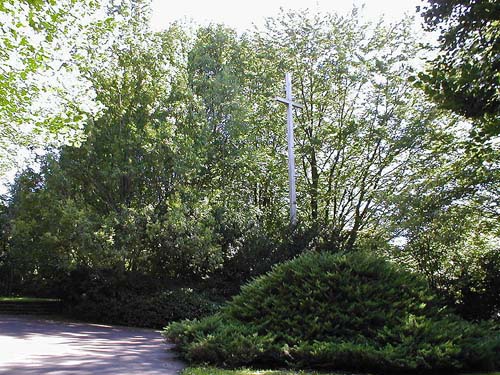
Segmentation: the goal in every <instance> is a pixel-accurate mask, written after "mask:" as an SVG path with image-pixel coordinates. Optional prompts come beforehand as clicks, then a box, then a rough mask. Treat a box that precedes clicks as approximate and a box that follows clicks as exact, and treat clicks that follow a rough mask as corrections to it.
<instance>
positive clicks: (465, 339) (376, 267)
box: [164, 252, 500, 373]
mask: <svg viewBox="0 0 500 375" xmlns="http://www.w3.org/2000/svg"><path fill="white" fill-rule="evenodd" d="M441 306H442V303H441V302H440V301H438V300H437V298H436V297H435V295H434V294H433V293H432V292H431V291H430V290H429V289H428V287H427V285H426V283H425V282H424V281H423V280H422V279H420V278H419V277H417V276H415V275H414V274H411V273H409V272H406V271H402V270H401V269H400V268H399V267H398V266H396V265H394V264H390V263H388V262H387V261H384V260H382V259H381V258H377V257H374V256H373V255H370V254H367V253H364V252H358V253H354V254H352V253H351V254H347V255H343V254H331V253H315V252H310V253H307V254H304V255H302V256H300V257H298V258H296V259H294V260H292V261H290V262H287V263H284V264H281V265H279V266H277V267H276V268H274V270H272V271H271V272H269V273H267V274H266V275H264V276H261V277H259V278H257V279H256V280H254V281H252V282H251V283H249V284H247V285H246V286H244V287H243V288H242V290H241V293H240V294H239V295H237V296H236V297H234V298H233V300H232V301H231V302H229V303H228V304H226V305H225V306H224V307H223V308H222V310H221V311H220V312H219V313H218V314H216V315H214V316H212V317H208V318H205V319H202V320H195V321H184V322H181V323H174V324H171V325H169V326H168V327H167V328H166V330H165V333H164V335H165V336H166V337H167V338H169V339H172V340H174V342H175V343H176V344H178V347H179V349H180V350H181V353H182V354H183V355H184V356H185V357H186V358H187V359H188V360H190V361H194V362H208V363H211V364H215V365H229V366H232V367H235V366H242V365H248V364H251V365H259V364H262V363H268V361H272V363H273V364H274V365H280V366H289V367H299V368H301V367H302V368H311V367H314V368H322V369H324V368H328V369H337V370H338V369H341V370H349V371H363V372H367V371H377V372H382V371H387V372H388V371H390V372H402V373H404V372H407V371H432V370H438V369H439V370H440V371H445V370H454V371H457V370H465V369H469V370H472V369H475V370H478V369H480V368H490V369H494V368H497V366H499V365H500V363H499V359H498V355H497V354H496V350H498V347H499V346H498V345H499V344H500V341H499V340H500V338H499V336H498V334H497V333H496V332H489V331H488V329H489V328H487V327H488V326H487V325H485V326H479V325H474V324H471V323H468V322H466V321H463V320H461V319H460V318H458V317H457V316H455V315H453V314H451V313H449V312H448V311H447V310H446V309H443V308H442V307H441ZM481 335H482V337H481ZM243 347H246V350H244V351H243V350H241V348H243ZM479 347H481V348H482V349H484V350H485V351H484V352H482V353H481V354H479V353H478V352H476V350H477V348H479ZM472 348H474V349H472ZM482 366H485V367H482Z"/></svg>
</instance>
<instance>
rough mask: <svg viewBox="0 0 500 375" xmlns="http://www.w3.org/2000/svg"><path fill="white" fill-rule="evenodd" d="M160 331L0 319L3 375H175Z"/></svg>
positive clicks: (175, 363) (23, 318)
mask: <svg viewBox="0 0 500 375" xmlns="http://www.w3.org/2000/svg"><path fill="white" fill-rule="evenodd" d="M171 349H172V345H170V344H166V343H165V341H164V339H163V337H161V335H160V333H159V332H158V331H154V330H147V329H138V328H126V327H116V326H105V325H97V324H86V323H72V322H64V321H57V320H50V319H41V318H36V317H30V316H13V315H0V374H2V375H3V374H9V375H17V374H20V375H24V374H26V375H35V374H36V375H40V374H50V375H90V374H92V375H135V374H141V375H160V374H161V375H174V374H178V373H179V372H180V370H182V368H183V367H184V366H183V363H182V362H181V361H179V360H178V359H176V354H175V353H174V352H173V351H172V350H171Z"/></svg>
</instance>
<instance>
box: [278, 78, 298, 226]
mask: <svg viewBox="0 0 500 375" xmlns="http://www.w3.org/2000/svg"><path fill="white" fill-rule="evenodd" d="M285 87H286V99H285V98H280V97H276V100H277V101H279V102H281V103H284V104H286V105H287V116H286V118H287V121H286V122H287V129H288V131H287V138H288V181H289V185H290V188H289V189H290V190H289V197H290V222H291V224H292V226H293V225H295V224H296V223H297V194H296V191H295V156H294V152H293V107H298V108H303V106H302V105H300V104H298V103H296V102H294V101H293V96H292V74H291V73H286V75H285Z"/></svg>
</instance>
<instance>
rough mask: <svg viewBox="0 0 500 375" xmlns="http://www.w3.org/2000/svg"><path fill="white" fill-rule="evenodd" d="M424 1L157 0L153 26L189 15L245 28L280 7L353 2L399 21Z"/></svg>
mask: <svg viewBox="0 0 500 375" xmlns="http://www.w3.org/2000/svg"><path fill="white" fill-rule="evenodd" d="M422 3H423V2H422V0H243V1H242V0H153V15H152V26H153V28H154V29H155V30H157V31H159V30H162V29H164V28H165V27H166V26H167V25H168V24H169V23H170V22H172V21H174V20H179V19H181V20H182V19H187V20H194V21H195V22H196V23H198V24H207V23H211V22H212V23H223V24H225V25H227V26H230V27H233V28H235V29H237V30H238V31H240V32H242V31H244V30H247V29H249V28H251V27H252V25H253V24H255V25H257V26H261V25H262V24H263V21H264V18H265V17H269V16H274V15H276V14H277V13H278V12H279V9H280V7H283V8H284V9H294V10H300V9H305V8H309V9H311V10H319V11H323V12H337V13H341V14H345V13H347V12H349V11H350V10H351V9H352V6H353V4H354V5H356V6H358V7H360V6H361V5H363V4H364V5H365V8H364V10H363V11H362V15H363V16H365V17H366V18H367V19H370V20H374V19H378V18H379V17H380V16H381V15H384V16H385V18H386V19H387V20H388V21H395V20H398V19H400V18H402V17H403V15H404V14H405V13H408V14H411V15H415V14H416V13H415V8H416V6H417V5H421V4H422Z"/></svg>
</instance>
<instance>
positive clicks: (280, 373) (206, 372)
mask: <svg viewBox="0 0 500 375" xmlns="http://www.w3.org/2000/svg"><path fill="white" fill-rule="evenodd" d="M345 374H347V373H342V372H336V373H325V372H307V371H291V370H251V369H239V370H222V369H218V368H215V367H188V368H186V369H185V370H184V371H183V372H182V373H181V375H345ZM463 375H500V372H490V373H484V372H483V373H475V374H472V373H468V374H463Z"/></svg>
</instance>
